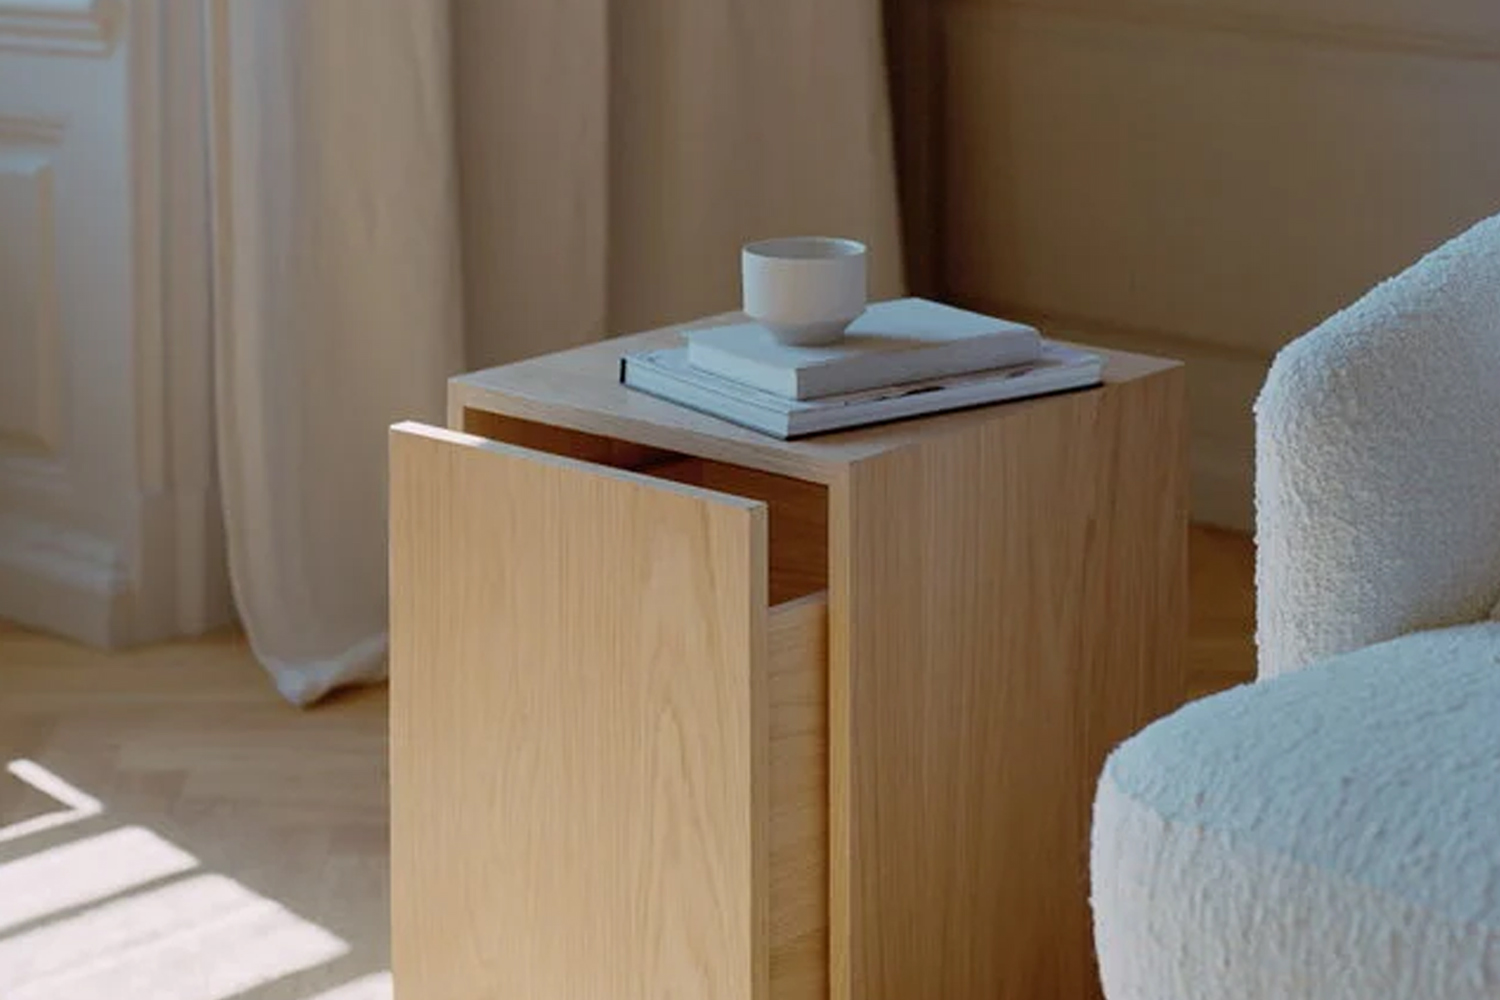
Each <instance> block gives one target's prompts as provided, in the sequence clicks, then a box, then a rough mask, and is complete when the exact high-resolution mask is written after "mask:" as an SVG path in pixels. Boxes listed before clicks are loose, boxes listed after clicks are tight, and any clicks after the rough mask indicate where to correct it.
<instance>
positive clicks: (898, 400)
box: [620, 342, 1104, 438]
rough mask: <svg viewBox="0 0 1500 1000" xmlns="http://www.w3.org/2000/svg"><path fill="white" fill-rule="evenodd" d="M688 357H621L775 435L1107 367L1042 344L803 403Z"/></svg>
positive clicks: (903, 412) (676, 350)
mask: <svg viewBox="0 0 1500 1000" xmlns="http://www.w3.org/2000/svg"><path fill="white" fill-rule="evenodd" d="M687 355H688V349H687V348H685V347H670V348H664V349H661V350H655V351H645V352H642V353H639V354H627V355H626V356H625V357H624V358H623V359H622V360H621V364H620V380H621V381H622V382H624V383H625V385H627V386H629V387H631V388H633V389H637V390H639V391H641V392H645V393H648V394H650V395H653V396H658V397H660V398H662V399H666V400H670V401H672V402H674V403H677V404H679V405H681V406H685V407H688V408H689V409H693V410H698V411H700V412H703V413H707V414H710V415H712V416H716V417H719V418H721V419H723V420H728V421H730V422H731V423H735V424H739V425H741V426H743V427H749V428H751V429H753V430H757V431H760V432H762V433H764V434H769V435H771V436H773V437H778V438H795V437H802V436H804V435H808V434H816V433H820V432H824V431H832V430H842V429H847V428H850V427H859V426H863V425H866V424H875V423H883V422H885V421H888V420H898V419H900V418H903V417H914V416H918V415H920V414H925V413H938V412H942V411H945V410H956V409H961V408H963V407H969V406H978V405H981V404H984V403H998V402H1001V401H1004V400H1010V399H1022V398H1026V397H1029V396H1040V395H1044V394H1047V393H1053V392H1062V391H1065V390H1068V389H1081V388H1085V387H1087V386H1091V385H1097V384H1099V382H1100V381H1101V380H1102V378H1103V369H1104V362H1103V359H1102V358H1101V357H1100V356H1099V355H1097V354H1091V353H1089V352H1087V351H1080V350H1076V349H1074V348H1071V347H1065V346H1063V345H1061V344H1052V343H1046V342H1044V343H1043V345H1042V354H1041V357H1039V358H1038V359H1037V360H1035V361H1033V362H1030V363H1028V364H1023V365H1015V366H1012V367H1008V368H1001V369H992V370H988V371H982V372H969V373H965V374H963V375H951V376H946V377H943V378H936V379H924V380H921V381H917V382H908V383H904V384H902V385H896V386H887V387H884V388H880V389H866V390H862V391H860V392H852V393H842V394H840V395H837V396H827V397H823V398H821V399H813V400H798V399H788V398H786V397H785V396H779V395H777V394H776V393H771V392H765V391H763V390H760V389H755V388H752V387H750V386H746V385H743V384H741V383H738V382H733V381H731V380H729V379H725V378H720V377H719V376H717V375H713V374H710V373H708V372H704V371H699V370H698V369H696V368H694V367H693V366H692V365H690V364H688V358H687Z"/></svg>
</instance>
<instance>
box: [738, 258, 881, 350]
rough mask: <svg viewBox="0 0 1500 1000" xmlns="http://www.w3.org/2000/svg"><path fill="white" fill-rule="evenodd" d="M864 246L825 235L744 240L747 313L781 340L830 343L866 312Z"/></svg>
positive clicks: (742, 262)
mask: <svg viewBox="0 0 1500 1000" xmlns="http://www.w3.org/2000/svg"><path fill="white" fill-rule="evenodd" d="M867 256H868V254H867V252H866V249H865V245H864V244H863V243H860V242H858V241H856V240H844V239H833V238H830V237H825V236H792V237H786V238H782V239H774V240H761V241H759V242H756V243H747V244H746V245H745V246H744V248H743V249H742V250H741V251H740V277H741V285H742V288H741V291H742V292H743V294H744V310H745V315H747V316H749V317H750V318H751V319H752V320H754V321H755V322H756V323H759V324H760V325H761V326H763V327H765V328H766V329H767V330H770V331H771V335H772V336H774V337H775V338H776V339H777V340H779V341H781V342H782V343H783V344H795V345H798V346H809V345H814V344H831V343H835V342H837V341H838V340H839V339H840V338H841V337H843V335H844V330H845V329H846V328H847V327H848V326H849V324H850V323H852V322H854V321H855V319H857V318H858V317H859V315H860V313H862V312H864V311H865V303H866V298H867V295H868V291H867V279H866V275H865V258H866V257H867Z"/></svg>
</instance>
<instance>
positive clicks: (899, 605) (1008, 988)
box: [829, 368, 1187, 1000]
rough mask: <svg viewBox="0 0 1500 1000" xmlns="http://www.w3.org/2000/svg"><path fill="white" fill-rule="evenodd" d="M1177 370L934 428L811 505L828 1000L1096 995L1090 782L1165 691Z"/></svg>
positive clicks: (1176, 509)
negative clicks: (821, 635) (826, 645)
mask: <svg viewBox="0 0 1500 1000" xmlns="http://www.w3.org/2000/svg"><path fill="white" fill-rule="evenodd" d="M1183 382H1184V380H1183V373H1182V371H1181V369H1180V368H1178V369H1174V370H1171V371H1165V372H1159V373H1157V374H1155V375H1152V376H1150V377H1148V378H1142V379H1138V380H1135V381H1132V382H1129V383H1126V384H1122V385H1116V386H1112V387H1111V388H1110V389H1108V390H1107V391H1104V392H1097V393H1082V394H1075V395H1070V396H1063V397H1057V398H1054V399H1051V400H1048V401H1047V402H1046V405H1045V406H1044V407H1036V408H1032V409H1029V410H1016V411H1012V412H1009V413H1007V414H1005V415H1004V417H1003V418H998V417H997V418H993V419H991V420H989V421H987V422H985V423H982V424H974V425H970V426H965V427H959V428H957V429H955V430H954V432H953V433H947V434H941V433H932V434H930V435H929V436H928V437H927V438H926V439H925V440H924V441H922V442H920V443H917V444H914V445H912V446H910V447H908V448H906V449H904V450H902V451H899V452H895V453H892V454H889V455H884V456H879V457H877V458H873V459H869V460H866V461H862V462H860V463H858V464H856V465H855V466H854V467H853V468H852V470H851V472H850V475H849V479H848V481H847V483H844V484H839V485H837V486H835V487H834V488H833V490H832V491H831V496H830V504H831V521H832V538H833V550H832V557H831V558H832V576H831V581H830V582H831V592H830V598H831V606H830V645H831V659H830V682H829V683H830V703H831V713H832V722H831V731H830V761H831V774H832V788H831V799H830V809H831V829H832V842H833V846H832V855H831V865H832V867H831V886H832V896H833V898H832V917H831V925H832V929H833V937H832V942H831V957H832V971H831V975H832V982H833V987H834V988H833V994H832V995H833V996H834V997H835V998H837V1000H851V998H858V1000H904V998H908V997H914V996H932V997H944V998H946V1000H1034V998H1038V997H1086V996H1097V995H1098V985H1097V980H1096V975H1095V969H1094V963H1093V957H1092V956H1093V953H1092V947H1091V938H1090V925H1089V913H1088V901H1087V863H1086V857H1087V855H1086V848H1087V831H1088V823H1089V814H1090V804H1091V801H1092V794H1093V788H1094V781H1095V778H1096V776H1097V774H1098V769H1099V767H1100V766H1101V765H1102V762H1103V759H1104V756H1105V754H1106V752H1107V750H1108V749H1109V748H1110V747H1111V746H1113V745H1114V744H1115V743H1116V742H1117V741H1119V740H1120V739H1122V738H1124V737H1125V736H1127V735H1129V734H1130V733H1131V732H1133V731H1134V730H1135V729H1137V728H1139V726H1141V725H1143V724H1144V723H1145V722H1147V721H1148V720H1150V719H1152V718H1154V717H1155V716H1158V715H1160V714H1162V713H1164V712H1166V711H1167V710H1169V709H1171V708H1173V707H1175V705H1176V704H1178V703H1179V701H1180V699H1181V698H1182V695H1183V673H1182V663H1181V655H1180V654H1181V644H1182V632H1183V628H1184V625H1185V616H1186V612H1187V609H1186V589H1185V584H1186V576H1185V569H1186V566H1185V561H1184V560H1185V556H1186V553H1185V547H1184V543H1185V539H1186V496H1185V483H1186V470H1185V428H1184V424H1183V420H1182V415H1183V407H1184V392H1183V388H1184V386H1183Z"/></svg>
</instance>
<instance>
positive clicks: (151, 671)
mask: <svg viewBox="0 0 1500 1000" xmlns="http://www.w3.org/2000/svg"><path fill="white" fill-rule="evenodd" d="M1251 567H1252V552H1251V547H1250V543H1249V541H1248V540H1247V539H1245V538H1244V537H1242V536H1238V535H1233V534H1227V533H1222V532H1215V531H1208V530H1195V531H1194V533H1193V538H1192V557H1191V578H1192V585H1191V586H1192V596H1193V613H1192V627H1191V636H1190V648H1189V664H1190V677H1191V682H1190V693H1191V694H1192V695H1194V696H1198V695H1202V694H1206V693H1208V692H1210V691H1213V690H1216V689H1219V688H1223V687H1226V686H1229V685H1231V684H1234V683H1238V682H1241V681H1244V680H1247V679H1249V677H1250V674H1251V672H1252V670H1253V656H1254V653H1253V647H1252V646H1251V641H1250V629H1251V623H1252V613H1253V607H1252V580H1251V573H1252V568H1251ZM385 722H386V696H385V691H384V689H383V688H374V689H366V690H362V691H357V692H353V693H350V694H346V695H342V696H339V697H336V698H334V699H333V700H332V701H331V702H329V703H327V704H325V705H322V706H320V707H318V708H316V709H314V710H312V711H306V712H302V711H297V710H295V709H292V708H290V707H288V706H287V705H285V704H284V703H283V702H281V701H280V699H279V698H278V697H277V696H276V695H275V694H274V693H273V692H272V690H271V688H270V686H269V685H268V684H267V682H266V680H265V678H264V676H263V675H262V674H261V672H260V670H259V668H258V667H257V666H256V665H255V663H254V661H253V660H252V658H251V656H250V654H249V651H248V650H247V649H246V647H245V644H244V642H243V640H242V639H240V638H239V637H238V636H237V635H235V634H233V633H225V634H221V635H215V636H211V637H209V638H206V639H200V640H196V641H192V642H184V643H177V644H172V645H167V646H159V647H155V648H151V649H144V650H139V651H135V652H130V653H125V654H118V655H107V654H102V653H95V652H90V651H86V650H83V649H80V648H78V647H76V646H73V645H70V644H68V643H65V642H61V641H58V640H55V639H51V638H46V637H42V636H38V635H35V634H32V633H29V632H25V631H22V630H19V629H15V628H9V627H6V626H4V625H0V765H3V764H5V763H6V762H17V761H20V762H23V763H20V764H18V765H17V764H14V763H12V770H13V771H16V772H17V773H16V774H10V773H5V772H0V997H4V998H6V1000H228V998H230V997H234V998H236V1000H303V998H311V997H316V998H318V1000H374V998H377V997H387V996H389V980H388V977H387V976H386V974H385V973H386V970H387V968H388V966H387V962H388V942H387V935H386V908H387V884H386V815H385V812H386V764H385V749H386V747H385V736H386V734H385ZM25 762H30V763H25ZM39 773H40V775H41V776H40V777H38V774H39ZM28 780H29V781H30V782H31V783H28ZM59 781H60V782H63V783H65V787H62V788H61V789H59V788H55V787H53V786H54V785H56V783H57V782H59ZM38 784H39V785H41V786H43V788H42V789H38V788H37V787H35V786H36V785H38ZM69 787H71V788H72V789H76V793H82V795H83V796H85V797H92V798H94V799H97V800H98V806H99V811H97V813H94V814H92V815H89V812H90V810H91V808H92V807H91V806H88V804H87V803H86V802H84V804H83V806H82V807H80V808H75V810H74V813H73V814H70V813H69V812H68V811H67V805H66V803H67V801H70V800H72V801H73V805H74V807H79V800H78V799H77V794H76V793H74V792H71V791H69ZM47 788H52V790H53V792H54V793H55V795H61V796H62V799H63V801H59V800H58V799H57V798H56V797H54V795H49V794H45V789H47ZM49 824H58V825H50V826H49ZM7 831H9V833H7ZM70 852H71V853H70Z"/></svg>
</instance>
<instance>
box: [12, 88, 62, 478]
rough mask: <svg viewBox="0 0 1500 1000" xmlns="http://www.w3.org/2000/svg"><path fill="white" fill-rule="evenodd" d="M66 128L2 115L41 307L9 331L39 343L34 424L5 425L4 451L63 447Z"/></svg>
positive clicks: (35, 303)
mask: <svg viewBox="0 0 1500 1000" xmlns="http://www.w3.org/2000/svg"><path fill="white" fill-rule="evenodd" d="M65 129H66V124H65V123H64V122H63V121H62V120H61V119H57V118H33V117H21V116H16V115H0V183H8V184H22V185H26V186H27V187H28V188H29V189H30V193H31V199H32V201H33V204H32V209H33V211H34V212H35V217H34V218H33V220H32V221H33V225H34V231H32V232H29V233H27V234H24V235H23V236H22V239H23V240H27V239H29V240H30V241H32V242H33V243H34V246H35V253H34V254H33V255H32V256H33V260H32V263H33V264H34V266H35V268H36V270H35V272H34V274H33V275H32V277H33V278H34V280H35V288H34V294H35V299H34V301H33V303H32V305H33V306H34V308H35V309H36V310H37V313H36V316H35V323H34V325H33V326H32V327H31V328H30V329H23V330H20V331H8V332H9V333H10V335H12V336H16V335H19V336H21V337H23V338H30V340H31V342H32V344H33V349H34V350H35V358H34V362H35V368H34V370H33V371H32V372H31V373H30V374H31V386H32V390H33V392H34V396H33V398H32V400H31V404H32V405H31V407H30V408H29V409H30V410H31V412H30V414H29V422H28V423H26V424H24V425H22V426H16V425H15V424H13V423H11V424H9V425H0V451H8V452H21V453H23V454H37V453H39V454H45V455H50V454H54V453H55V452H56V451H57V448H58V446H59V436H60V434H61V429H62V420H63V418H62V404H63V400H62V395H63V388H62V382H61V369H60V364H61V355H62V343H61V332H60V330H59V328H58V294H59V292H58V287H57V206H56V178H55V176H54V174H55V169H54V154H53V151H54V150H55V149H56V148H57V147H58V146H60V145H61V143H62V140H63V134H64V131H65ZM13 387H14V386H13ZM15 416H16V414H14V413H12V414H11V417H12V418H14V417H15Z"/></svg>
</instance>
